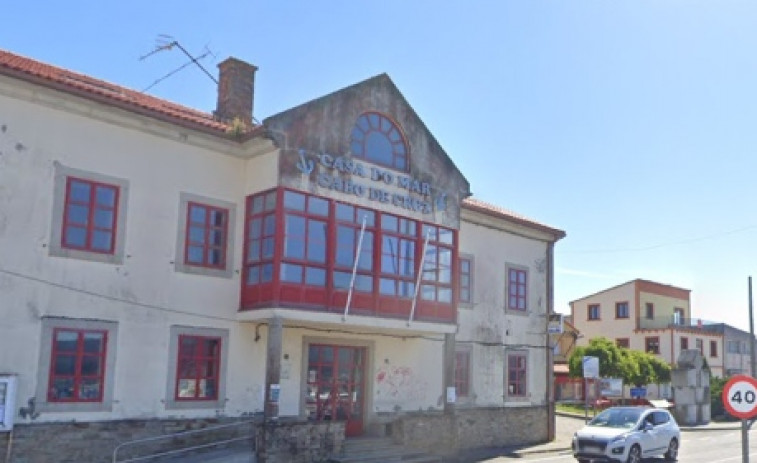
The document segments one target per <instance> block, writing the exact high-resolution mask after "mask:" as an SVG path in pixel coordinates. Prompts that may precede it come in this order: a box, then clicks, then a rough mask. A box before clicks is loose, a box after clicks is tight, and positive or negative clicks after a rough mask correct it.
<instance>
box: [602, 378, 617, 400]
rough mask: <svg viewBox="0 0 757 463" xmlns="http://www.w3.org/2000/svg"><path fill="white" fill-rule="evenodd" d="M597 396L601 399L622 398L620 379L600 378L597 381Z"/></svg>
mask: <svg viewBox="0 0 757 463" xmlns="http://www.w3.org/2000/svg"><path fill="white" fill-rule="evenodd" d="M599 395H601V396H603V397H622V396H623V379H622V378H602V379H600V380H599Z"/></svg>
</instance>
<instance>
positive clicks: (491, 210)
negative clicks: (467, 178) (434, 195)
mask: <svg viewBox="0 0 757 463" xmlns="http://www.w3.org/2000/svg"><path fill="white" fill-rule="evenodd" d="M463 207H465V208H468V209H470V210H474V211H478V212H483V213H485V214H489V215H492V216H495V217H499V218H503V219H507V220H510V221H513V222H517V223H520V224H522V225H526V226H529V227H533V228H536V229H539V230H542V231H545V232H547V233H551V234H553V235H555V239H556V240H559V239H561V238H564V237H565V232H564V231H562V230H560V229H557V228H554V227H550V226H549V225H546V224H543V223H539V222H537V221H535V220H532V219H529V218H528V217H525V216H522V215H520V214H516V213H515V212H512V211H509V210H507V209H505V208H503V207H499V206H495V205H493V204H489V203H487V202H484V201H481V200H480V199H477V198H473V197H469V198H465V199H464V200H463Z"/></svg>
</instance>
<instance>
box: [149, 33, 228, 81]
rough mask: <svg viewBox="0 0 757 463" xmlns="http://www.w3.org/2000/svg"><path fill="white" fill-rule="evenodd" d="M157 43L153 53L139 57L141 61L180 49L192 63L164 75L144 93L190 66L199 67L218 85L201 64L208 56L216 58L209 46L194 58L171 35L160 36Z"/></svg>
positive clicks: (189, 62)
mask: <svg viewBox="0 0 757 463" xmlns="http://www.w3.org/2000/svg"><path fill="white" fill-rule="evenodd" d="M156 42H157V43H156V45H155V49H154V50H152V51H151V52H149V53H147V54H145V55H142V56H140V57H139V60H140V61H144V60H145V59H147V58H149V57H150V56H152V55H154V54H156V53H159V52H161V51H165V50H172V49H173V48H174V47H176V48H178V49H179V50H181V51H182V52H183V53H184V54H185V55H187V57H188V58H189V60H190V61H188V62H187V63H184V64H183V65H181V66H179V67H178V68H176V69H174V70H173V71H171V72H169V73H168V74H166V75H164V76H163V77H160V78H159V79H156V80H155V82H153V83H151V84H150V85H148V86H147V87H146V88H145V89H144V90H142V92H143V93H144V92H146V91H148V90H150V89H151V88H153V87H154V86H156V85H157V84H159V83H160V82H162V81H164V80H166V79H168V78H169V77H171V76H172V75H174V74H176V73H177V72H179V71H181V70H182V69H184V68H186V67H188V66H191V65H192V64H195V65H197V67H199V68H200V69H201V70H202V72H204V73H205V75H207V76H208V77H210V80H212V81H213V82H215V83H216V84H218V80H216V78H215V77H213V75H212V74H211V73H209V72H208V70H207V69H205V68H204V67H203V66H202V64H200V60H201V59H203V58H205V57H207V56H208V55H212V56H213V57H214V58H215V54H213V53H212V52H211V51H210V50H209V49H208V46H207V45H206V46H205V50H204V51H203V52H202V53H201V54H199V55H197V56H192V54H191V53H189V52H188V51H187V49H186V48H184V47H182V46H181V44H180V43H179V41H178V40H176V39H174V38H173V37H171V36H170V35H165V34H159V35H158V38H157V40H156Z"/></svg>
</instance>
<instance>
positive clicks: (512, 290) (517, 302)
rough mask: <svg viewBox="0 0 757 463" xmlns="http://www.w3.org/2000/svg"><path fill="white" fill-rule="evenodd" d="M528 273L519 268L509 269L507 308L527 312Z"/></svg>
mask: <svg viewBox="0 0 757 463" xmlns="http://www.w3.org/2000/svg"><path fill="white" fill-rule="evenodd" d="M527 287H528V272H526V271H525V270H522V269H517V268H508V269H507V308H508V309H510V310H522V311H525V310H526V301H527V295H528V294H527V291H526V288H527Z"/></svg>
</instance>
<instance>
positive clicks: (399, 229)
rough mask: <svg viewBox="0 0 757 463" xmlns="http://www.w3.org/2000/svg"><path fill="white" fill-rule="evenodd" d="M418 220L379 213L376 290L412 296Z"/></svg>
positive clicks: (393, 294) (399, 295)
mask: <svg viewBox="0 0 757 463" xmlns="http://www.w3.org/2000/svg"><path fill="white" fill-rule="evenodd" d="M417 225H418V222H416V221H415V220H411V219H406V218H404V217H397V216H396V215H391V214H381V267H380V270H381V273H380V275H381V276H380V278H379V293H380V294H382V295H384V296H394V297H400V298H405V299H411V298H412V297H413V296H414V295H415V270H416V269H415V258H416V255H415V251H416V245H417V244H418V226H417Z"/></svg>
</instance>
